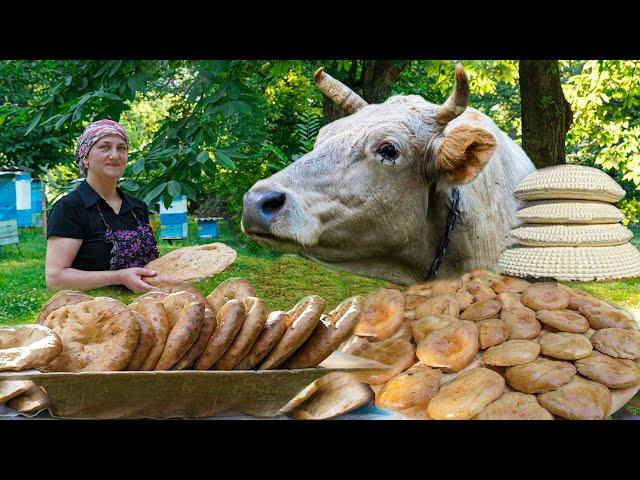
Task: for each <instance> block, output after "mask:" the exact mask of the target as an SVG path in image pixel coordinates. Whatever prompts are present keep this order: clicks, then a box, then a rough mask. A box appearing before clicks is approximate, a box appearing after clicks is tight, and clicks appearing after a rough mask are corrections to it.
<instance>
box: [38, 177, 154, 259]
mask: <svg viewBox="0 0 640 480" xmlns="http://www.w3.org/2000/svg"><path fill="white" fill-rule="evenodd" d="M116 190H117V192H118V195H120V198H121V199H122V206H121V207H120V212H119V213H115V212H114V211H113V209H112V208H111V206H109V204H108V203H107V202H105V201H104V199H103V198H102V197H100V195H98V193H97V192H96V191H95V190H94V189H93V188H92V187H91V185H89V184H88V183H87V181H86V180H85V181H83V182H82V183H80V185H78V186H77V187H76V189H75V190H73V191H72V192H70V193H69V194H67V195H65V196H64V197H62V198H61V199H60V200H58V201H57V202H56V203H55V204H54V205H53V207H51V211H50V213H49V215H48V216H47V238H49V237H67V238H81V239H82V240H83V242H82V245H81V246H80V250H78V254H77V255H76V258H75V259H74V260H73V263H72V264H71V267H72V268H77V269H78V270H93V271H100V270H110V268H111V267H110V261H111V248H112V247H113V244H112V243H111V242H107V241H106V240H105V238H104V234H105V225H104V222H103V221H102V218H100V214H99V212H98V204H99V205H100V211H102V215H103V216H104V219H105V221H106V222H107V224H108V225H109V226H110V227H111V228H112V229H113V230H122V229H127V230H128V229H135V228H136V227H137V226H138V222H137V221H136V218H135V217H134V216H133V213H132V210H133V212H134V213H135V215H136V216H137V217H138V220H139V221H140V222H141V223H147V224H148V223H149V208H148V207H147V204H146V203H144V202H143V201H141V200H139V199H137V198H135V197H132V196H131V195H127V194H126V193H124V192H123V191H122V190H120V189H119V188H117V189H116Z"/></svg>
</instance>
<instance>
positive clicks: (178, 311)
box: [161, 291, 207, 328]
mask: <svg viewBox="0 0 640 480" xmlns="http://www.w3.org/2000/svg"><path fill="white" fill-rule="evenodd" d="M161 302H162V304H163V305H164V310H165V312H167V320H169V327H171V328H173V327H174V326H175V325H176V323H178V322H179V321H180V320H181V318H182V315H183V314H184V308H185V307H186V306H187V305H189V304H191V303H193V302H197V303H201V304H202V308H203V309H204V308H206V306H207V305H206V304H205V303H204V302H202V301H201V300H199V299H198V297H197V296H196V295H193V294H191V293H189V292H184V291H178V292H174V293H170V294H168V295H167V296H166V297H164V298H163V299H162V300H161Z"/></svg>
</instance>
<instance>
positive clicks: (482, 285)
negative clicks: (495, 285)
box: [464, 279, 497, 302]
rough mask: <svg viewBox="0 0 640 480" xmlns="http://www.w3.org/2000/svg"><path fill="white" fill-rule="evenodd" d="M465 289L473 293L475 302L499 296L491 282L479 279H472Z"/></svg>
mask: <svg viewBox="0 0 640 480" xmlns="http://www.w3.org/2000/svg"><path fill="white" fill-rule="evenodd" d="M464 289H465V290H466V291H467V292H469V293H470V294H471V295H473V301H474V302H482V301H485V300H491V299H493V298H496V296H497V294H496V292H494V291H493V289H492V288H491V286H490V283H489V282H485V281H481V280H479V279H476V280H471V281H470V282H469V283H467V284H465V286H464Z"/></svg>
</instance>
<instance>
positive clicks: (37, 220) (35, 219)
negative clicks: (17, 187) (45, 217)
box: [31, 179, 44, 227]
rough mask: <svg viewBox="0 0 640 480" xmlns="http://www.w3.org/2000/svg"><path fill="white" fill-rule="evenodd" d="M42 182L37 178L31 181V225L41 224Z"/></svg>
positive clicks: (38, 225) (37, 225)
mask: <svg viewBox="0 0 640 480" xmlns="http://www.w3.org/2000/svg"><path fill="white" fill-rule="evenodd" d="M43 187H44V184H43V183H42V181H40V180H39V179H36V180H33V181H32V182H31V225H33V226H34V227H41V226H42V195H43Z"/></svg>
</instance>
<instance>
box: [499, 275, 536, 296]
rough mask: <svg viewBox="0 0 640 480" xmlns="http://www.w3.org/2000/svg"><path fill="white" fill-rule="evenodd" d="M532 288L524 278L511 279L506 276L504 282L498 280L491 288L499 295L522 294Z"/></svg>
mask: <svg viewBox="0 0 640 480" xmlns="http://www.w3.org/2000/svg"><path fill="white" fill-rule="evenodd" d="M530 286H531V283H530V282H527V281H526V280H524V279H522V278H517V277H509V276H507V275H505V276H504V277H502V280H498V281H496V282H493V283H492V284H491V288H493V291H494V292H496V293H497V294H500V293H522V292H524V291H525V290H526V289H527V288H529V287H530Z"/></svg>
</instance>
